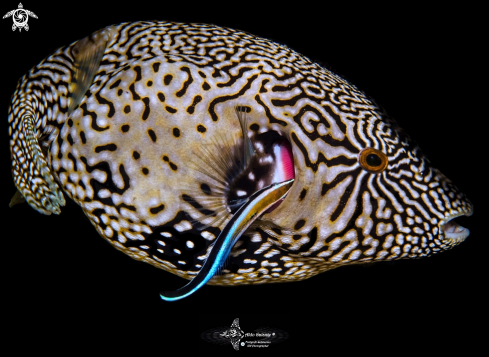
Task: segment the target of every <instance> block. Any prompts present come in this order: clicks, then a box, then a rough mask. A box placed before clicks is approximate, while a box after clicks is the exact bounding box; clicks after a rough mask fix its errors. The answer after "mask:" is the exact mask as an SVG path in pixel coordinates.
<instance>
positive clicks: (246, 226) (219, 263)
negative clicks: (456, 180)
mask: <svg viewBox="0 0 489 357" xmlns="http://www.w3.org/2000/svg"><path fill="white" fill-rule="evenodd" d="M8 121H9V135H10V148H11V157H12V173H13V178H14V182H15V185H16V187H17V190H18V192H17V193H16V195H15V196H14V198H13V199H12V202H11V205H12V204H15V203H16V202H19V201H21V200H23V199H25V201H27V203H28V204H29V205H30V206H31V207H33V208H34V209H35V210H37V211H39V212H40V213H43V214H52V213H54V214H60V212H61V207H63V206H64V205H65V198H64V196H65V195H67V196H68V197H69V198H71V199H72V200H73V201H74V202H76V203H77V204H78V205H79V206H80V207H81V208H82V210H83V211H84V213H85V214H86V216H87V217H88V218H89V220H90V221H91V223H92V224H93V225H94V226H95V228H96V230H97V231H98V233H99V234H100V235H101V236H102V237H103V238H105V239H106V240H107V241H108V242H109V243H110V244H112V245H113V246H114V247H115V248H117V249H119V250H120V251H122V252H124V253H125V254H127V255H129V256H130V257H132V258H134V259H136V260H140V261H144V262H146V263H149V264H152V265H153V266H155V267H158V268H161V269H164V270H166V271H169V272H171V273H173V274H176V275H178V276H180V277H182V278H185V279H187V280H190V282H189V283H188V284H187V285H186V286H185V287H183V288H182V289H180V290H177V291H174V292H163V293H161V295H160V296H161V298H162V299H164V300H178V299H180V298H183V297H185V296H188V295H189V294H191V293H193V292H195V291H196V290H197V289H198V288H199V287H201V286H202V285H204V284H211V285H229V286H231V285H245V284H263V283H275V282H292V281H299V280H303V279H307V278H310V277H312V276H314V275H316V274H319V273H321V272H324V271H327V270H330V269H333V268H337V267H340V266H344V265H349V264H360V263H368V262H378V261H390V260H396V259H403V258H418V257H425V256H430V255H432V254H435V253H437V252H440V251H443V250H447V249H450V248H452V247H454V246H456V245H458V244H460V243H461V242H462V241H464V240H465V239H466V238H467V237H468V235H469V230H468V229H466V228H464V227H462V226H460V225H458V224H457V223H456V222H455V221H454V220H453V219H454V218H456V217H458V216H463V215H466V216H469V215H471V214H472V212H473V206H472V204H471V203H470V201H469V200H468V199H467V198H466V197H465V195H464V194H463V193H461V192H460V191H459V190H458V189H457V188H456V187H455V185H454V184H453V183H452V182H451V181H450V180H449V179H448V178H446V177H445V176H444V175H443V174H442V173H441V172H440V171H438V170H437V169H436V168H434V167H433V166H431V163H430V162H429V160H428V159H427V158H426V157H425V156H424V155H423V153H422V152H421V150H420V149H419V147H418V146H417V145H416V144H415V143H414V142H413V141H412V140H411V139H410V138H409V136H408V135H407V134H406V133H405V132H404V131H403V130H402V129H401V128H400V127H399V126H398V125H397V124H396V122H395V121H394V120H393V119H391V118H390V117H389V116H387V114H386V113H385V112H384V111H383V110H381V109H380V108H379V107H378V106H377V105H376V104H375V103H374V102H373V101H372V100H371V99H370V98H369V97H368V96H366V95H365V94H364V93H363V92H362V91H360V90H359V89H357V88H356V87H355V86H354V85H352V84H350V83H349V82H347V81H346V80H345V79H343V78H341V77H340V76H338V75H336V74H334V73H333V72H331V71H330V70H328V69H326V68H324V67H322V66H320V65H319V64H317V63H314V62H312V61H311V60H309V59H308V58H306V57H305V56H303V55H301V54H299V53H297V52H295V51H293V50H292V49H290V48H288V47H286V46H285V45H282V44H278V43H275V42H273V41H270V40H267V39H264V38H259V37H256V36H253V35H251V34H249V33H246V32H243V31H239V30H233V29H229V28H224V27H219V26H214V25H206V24H183V23H172V22H158V21H144V22H132V23H123V24H120V25H114V26H109V27H106V28H104V29H101V30H99V31H97V32H96V33H94V34H92V35H90V36H88V37H86V38H84V39H82V40H79V41H76V42H74V43H72V44H70V45H68V46H64V47H62V48H60V49H58V50H56V51H55V52H54V53H53V54H51V55H50V56H49V57H47V58H46V59H44V60H43V61H42V62H41V63H39V64H38V65H36V66H35V67H34V68H32V69H31V70H30V71H29V73H27V74H26V75H25V76H23V77H22V78H21V79H20V81H19V83H18V86H17V88H16V90H15V92H14V94H13V96H12V101H11V105H10V108H9V115H8Z"/></svg>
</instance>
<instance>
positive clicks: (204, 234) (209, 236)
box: [200, 231, 216, 240]
mask: <svg viewBox="0 0 489 357" xmlns="http://www.w3.org/2000/svg"><path fill="white" fill-rule="evenodd" d="M200 235H201V236H202V237H204V238H205V239H207V240H214V239H216V236H215V235H214V234H212V233H211V232H207V231H203V232H202V233H200Z"/></svg>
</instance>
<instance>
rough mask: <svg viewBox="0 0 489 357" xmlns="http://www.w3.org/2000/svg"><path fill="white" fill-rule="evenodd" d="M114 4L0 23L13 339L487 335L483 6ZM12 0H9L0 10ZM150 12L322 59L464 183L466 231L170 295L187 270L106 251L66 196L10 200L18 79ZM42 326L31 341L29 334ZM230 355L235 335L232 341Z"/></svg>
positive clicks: (48, 10) (464, 340) (297, 340)
mask: <svg viewBox="0 0 489 357" xmlns="http://www.w3.org/2000/svg"><path fill="white" fill-rule="evenodd" d="M104 4H105V5H104V6H103V7H101V2H93V3H90V2H87V1H83V2H73V3H71V2H48V1H46V2H40V1H36V2H34V1H24V2H23V5H24V8H26V9H28V10H31V11H33V12H34V13H35V14H36V15H37V16H38V19H33V18H31V19H30V20H29V26H30V30H29V31H28V32H25V31H22V32H21V33H19V31H18V30H17V31H15V32H12V30H11V27H12V20H11V18H7V19H4V20H2V21H0V38H1V48H2V56H1V57H0V58H1V71H2V85H1V90H2V92H1V96H0V101H1V102H0V108H1V110H2V111H3V113H4V114H3V115H4V116H3V118H4V121H3V122H4V125H3V130H2V139H1V143H2V144H1V145H2V147H1V152H2V159H3V164H2V166H1V167H2V168H3V169H2V171H1V172H2V175H1V180H2V184H3V185H2V188H3V189H2V190H1V200H0V204H1V207H2V227H3V229H2V234H1V238H0V239H1V248H0V249H1V252H2V259H1V261H2V304H1V306H2V308H3V323H4V324H5V325H6V326H8V327H9V328H8V331H9V332H8V334H7V335H5V336H6V337H7V339H6V340H5V341H7V342H9V343H10V344H11V345H12V346H14V347H15V348H17V349H19V351H20V350H23V349H26V348H30V347H32V346H33V345H35V348H36V349H38V350H40V351H41V350H44V349H46V350H51V351H53V350H56V349H61V347H60V346H61V345H62V344H61V342H60V341H63V342H68V343H69V345H70V346H71V348H72V349H75V350H76V349H78V348H79V347H81V346H88V348H90V346H93V345H94V343H95V341H99V342H104V343H105V344H107V345H108V346H110V348H115V347H116V346H123V347H124V348H129V347H130V346H133V347H135V348H137V349H138V350H139V351H140V352H141V354H142V353H144V351H145V350H146V349H148V348H150V347H151V346H156V347H158V348H159V349H160V351H161V353H160V354H164V352H165V351H167V350H168V347H167V346H168V345H174V346H180V347H179V348H180V350H181V353H183V354H186V353H187V352H188V351H194V350H196V349H197V348H198V346H199V337H198V336H199V334H200V333H201V332H202V331H203V330H205V329H207V328H211V327H213V326H214V327H217V326H221V325H223V324H224V325H228V326H230V325H231V323H232V321H233V319H234V318H236V317H239V318H240V321H241V324H242V329H244V330H245V332H250V331H249V330H246V329H245V328H244V327H243V326H250V329H251V328H256V327H259V325H269V326H273V327H276V328H281V329H283V330H286V331H288V332H289V333H290V335H291V338H290V341H289V346H291V347H290V349H289V351H290V355H292V353H294V354H296V351H302V350H308V349H310V348H312V347H314V346H321V347H323V348H324V349H325V350H324V351H328V350H330V349H331V348H332V347H340V348H341V349H342V350H343V351H344V352H345V353H346V352H347V351H349V350H350V349H351V348H358V347H361V348H362V349H363V350H364V351H377V352H379V351H383V350H385V351H389V350H390V351H405V352H415V351H418V350H419V349H420V348H421V347H420V345H424V346H426V347H427V348H428V349H429V350H430V351H439V350H441V349H443V350H445V349H449V350H452V349H453V348H455V347H460V348H463V349H464V350H465V351H466V352H469V351H471V350H472V349H475V348H476V346H477V345H479V344H480V343H481V342H482V336H483V335H482V333H483V332H484V329H485V331H486V332H487V328H484V327H480V324H482V326H487V322H486V321H487V317H488V314H487V298H488V295H487V290H486V289H487V265H486V264H485V262H486V261H487V254H488V251H487V247H488V244H487V239H488V237H487V233H486V222H487V219H488V218H487V209H486V208H485V207H486V204H487V191H488V179H487V173H486V172H487V149H486V147H487V142H488V140H489V139H488V138H489V133H488V130H487V129H488V125H487V121H488V114H487V113H488V110H487V99H486V98H487V77H486V76H485V74H486V73H485V66H486V65H487V63H484V66H483V58H482V56H483V52H482V49H483V48H484V47H486V46H487V41H486V37H487V33H486V35H484V33H483V31H482V25H481V24H480V22H479V21H478V18H477V15H478V13H480V12H481V11H482V9H480V8H470V7H469V6H468V5H465V6H464V7H452V8H450V7H443V8H440V7H439V8H426V7H414V6H412V5H409V4H410V3H406V2H403V3H402V4H401V3H399V5H395V6H387V7H386V6H383V7H372V6H371V5H362V6H360V7H358V6H357V5H354V4H346V5H345V6H343V7H339V6H335V7H332V5H331V4H328V2H324V4H323V5H321V6H322V7H315V6H313V5H312V4H308V3H307V2H303V3H300V2H296V3H294V4H292V3H290V4H289V5H287V4H286V3H282V2H280V3H278V2H276V3H275V5H274V7H262V6H263V5H264V3H262V4H256V5H250V4H249V3H239V2H232V3H231V2H227V3H226V5H222V4H221V5H218V4H215V3H200V4H199V5H198V6H194V5H192V3H186V2H176V3H175V2H173V3H168V2H144V1H135V2H132V3H131V2H127V3H122V2H113V3H110V2H104ZM108 4H110V5H108ZM17 5H18V3H17V2H16V1H6V2H3V3H2V5H1V9H0V13H1V12H3V13H7V12H8V11H10V10H12V9H15V8H17ZM153 19H155V20H171V21H177V22H201V23H213V24H216V25H220V26H228V27H231V28H237V29H240V30H244V31H247V32H250V33H252V34H255V35H258V36H261V37H265V38H270V39H273V40H276V41H278V42H281V43H285V44H286V45H288V46H289V47H291V48H293V49H295V50H296V51H298V52H300V53H302V54H304V55H306V56H307V57H309V58H311V59H315V60H321V61H323V62H326V63H328V64H329V66H331V68H332V70H333V71H335V72H336V73H339V74H341V75H343V76H345V77H346V78H347V79H349V80H350V81H351V82H352V83H353V84H355V85H356V86H358V87H359V88H360V89H361V90H363V91H365V92H366V93H367V94H368V95H370V96H371V97H373V98H374V99H375V100H376V101H377V103H378V104H380V105H381V106H383V107H384V108H385V109H386V110H387V112H388V113H389V114H390V115H391V116H393V117H394V118H395V119H396V120H397V121H398V122H399V124H400V125H401V127H403V128H404V129H405V130H406V132H407V133H408V134H410V135H411V137H412V138H413V139H414V140H416V141H417V142H418V143H419V144H420V146H421V148H422V149H423V151H424V152H425V154H426V155H427V156H428V157H429V158H430V160H431V162H432V163H433V165H434V166H435V167H437V168H439V169H440V170H441V171H442V172H443V173H444V174H445V175H446V176H447V177H448V178H450V179H451V180H452V181H453V182H454V183H455V184H456V185H457V186H458V187H459V188H460V189H461V190H462V191H463V192H464V193H466V194H467V196H468V197H469V199H470V200H471V201H472V203H473V204H474V206H475V214H474V215H473V216H472V217H470V218H466V219H463V220H458V221H459V222H460V223H461V224H462V225H464V226H465V227H468V228H469V229H470V230H471V235H470V237H469V238H468V239H467V240H466V242H464V243H463V244H462V245H460V246H459V247H457V248H455V249H453V250H451V251H448V252H444V253H442V254H438V255H435V256H433V257H430V258H425V259H419V260H402V261H398V262H396V263H395V264H393V265H391V264H386V263H381V264H376V265H374V266H371V267H366V268H361V267H345V268H340V269H337V270H333V271H330V272H327V273H324V274H321V275H319V276H316V277H314V278H312V279H309V280H307V281H304V282H298V283H290V284H269V285H262V286H251V287H234V288H233V287H231V288H226V287H212V286H206V287H204V288H203V289H201V290H200V291H199V292H198V293H196V294H195V295H193V296H191V297H189V298H187V299H185V300H182V301H179V302H175V303H166V302H164V301H161V300H160V298H159V295H158V293H159V291H160V290H168V289H169V288H177V287H179V286H181V285H183V284H184V283H185V281H184V280H182V279H180V278H178V277H175V276H173V275H171V274H169V273H167V272H164V271H161V270H159V269H156V268H154V267H152V266H150V265H147V264H144V263H140V262H136V261H134V260H132V259H130V258H129V257H127V256H125V255H124V254H122V253H120V252H118V251H117V250H115V249H114V248H112V247H111V246H110V245H109V244H108V243H107V242H105V241H104V240H103V239H102V238H101V237H100V236H99V235H98V234H97V232H96V231H95V229H94V228H93V227H92V226H91V224H90V222H89V221H88V219H87V218H85V216H84V215H83V213H82V211H81V209H80V208H79V207H78V206H76V205H75V204H73V203H68V205H67V206H66V207H64V208H63V210H62V214H61V215H60V216H44V215H41V214H39V213H37V212H35V211H34V210H33V209H31V208H30V207H28V206H27V205H20V206H16V207H14V208H13V209H9V208H8V203H9V201H10V198H11V197H12V196H13V194H14V192H15V187H14V184H13V181H12V179H11V173H10V159H9V144H8V140H9V139H8V133H7V111H8V106H9V101H10V97H11V94H12V93H13V91H14V89H15V86H16V83H17V81H18V79H19V78H20V77H21V76H22V75H23V74H25V73H26V72H27V71H28V70H29V69H30V68H31V67H32V66H34V65H35V64H37V63H39V62H40V61H41V60H42V59H43V58H45V57H46V56H47V55H49V54H50V53H51V52H52V51H54V50H55V49H56V48H58V47H60V46H62V45H65V44H68V43H71V42H73V41H76V40H78V39H81V38H83V37H85V36H87V35H89V34H91V33H92V32H94V31H96V30H98V29H100V28H102V27H105V26H107V25H111V24H117V23H120V22H124V21H137V20H153ZM223 315H226V316H225V317H229V319H226V318H224V317H223ZM272 315H275V317H276V318H274V317H273V316H272ZM257 316H262V319H261V321H260V323H259V322H258V320H259V318H258V317H257ZM253 320H255V321H253ZM262 320H263V321H262ZM267 321H268V322H267ZM318 324H319V325H318ZM4 331H5V330H4ZM5 336H4V337H5ZM34 338H35V340H36V343H35V344H34V343H30V342H31V341H33V339H34ZM343 338H344V339H343ZM19 341H20V342H19ZM80 341H82V342H80ZM344 341H348V342H346V343H345V342H344ZM97 343H98V342H97ZM388 346H390V347H392V348H393V349H389V348H388ZM426 347H425V348H426ZM209 348H212V347H209ZM219 351H221V352H222V351H224V350H219ZM219 351H217V349H216V351H215V352H216V353H217V352H219ZM232 352H235V351H233V350H232V348H231V346H229V351H227V350H226V351H225V353H232ZM241 352H242V351H240V352H236V353H241ZM269 352H270V353H272V350H269ZM69 354H71V353H69ZM282 355H285V354H282ZM469 355H470V353H469Z"/></svg>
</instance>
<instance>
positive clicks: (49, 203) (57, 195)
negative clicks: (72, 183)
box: [10, 96, 65, 215]
mask: <svg viewBox="0 0 489 357" xmlns="http://www.w3.org/2000/svg"><path fill="white" fill-rule="evenodd" d="M25 97H27V98H26V99H29V98H28V97H30V96H25ZM18 100H19V101H20V102H22V99H18ZM24 104H25V105H21V106H17V107H14V106H12V107H11V108H15V109H14V111H16V112H17V113H15V112H14V113H11V118H12V119H13V120H12V123H11V126H10V129H11V131H12V132H11V133H10V138H11V139H10V148H11V154H12V174H13V176H14V182H15V186H16V187H17V189H18V190H19V192H20V193H21V194H22V196H24V198H25V200H26V201H27V203H29V205H30V206H31V207H33V208H34V209H35V210H37V211H39V212H41V213H44V214H48V215H49V214H51V213H54V214H59V213H60V212H61V209H60V207H61V206H64V205H65V199H64V197H63V194H62V192H61V190H60V188H59V186H58V185H57V184H56V182H55V180H54V177H53V175H52V173H51V170H50V169H49V166H48V163H47V162H46V158H45V157H44V154H43V152H42V150H41V147H40V145H39V141H38V138H37V135H36V128H35V124H34V115H35V114H34V112H33V110H32V105H29V104H30V103H29V101H28V100H27V101H25V102H24ZM12 114H13V115H12Z"/></svg>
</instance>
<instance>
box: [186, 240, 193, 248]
mask: <svg viewBox="0 0 489 357" xmlns="http://www.w3.org/2000/svg"><path fill="white" fill-rule="evenodd" d="M187 247H189V248H193V247H194V242H192V241H190V240H188V241H187Z"/></svg>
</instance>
